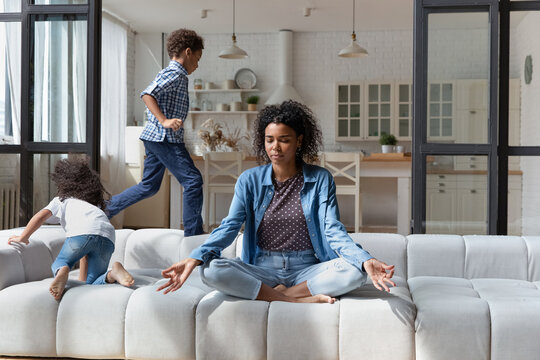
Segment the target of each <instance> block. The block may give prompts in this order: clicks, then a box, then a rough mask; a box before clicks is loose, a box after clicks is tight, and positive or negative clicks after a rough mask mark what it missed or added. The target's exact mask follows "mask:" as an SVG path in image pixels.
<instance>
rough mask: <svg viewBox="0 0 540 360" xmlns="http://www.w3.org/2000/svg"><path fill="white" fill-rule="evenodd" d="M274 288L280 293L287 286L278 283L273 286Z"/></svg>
mask: <svg viewBox="0 0 540 360" xmlns="http://www.w3.org/2000/svg"><path fill="white" fill-rule="evenodd" d="M274 290H276V291H279V292H280V293H283V292H285V291H286V290H287V287H286V286H285V285H283V284H279V285H276V286H274Z"/></svg>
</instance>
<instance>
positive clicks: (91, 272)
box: [51, 235, 114, 285]
mask: <svg viewBox="0 0 540 360" xmlns="http://www.w3.org/2000/svg"><path fill="white" fill-rule="evenodd" d="M113 251H114V244H113V242H112V241H111V240H109V239H107V238H106V237H104V236H100V235H78V236H72V237H68V238H67V239H66V241H65V242H64V245H63V246H62V249H61V250H60V253H59V254H58V256H57V257H56V260H54V262H53V264H52V265H51V269H52V272H53V276H56V273H57V271H58V270H59V269H60V268H61V267H64V266H68V267H69V269H70V270H71V269H72V268H73V265H75V263H76V262H77V261H79V260H80V259H81V258H82V257H83V256H85V255H88V276H87V278H86V283H87V284H93V285H102V284H106V281H105V277H106V276H107V268H108V266H109V260H111V255H112V253H113Z"/></svg>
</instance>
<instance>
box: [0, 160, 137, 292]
mask: <svg viewBox="0 0 540 360" xmlns="http://www.w3.org/2000/svg"><path fill="white" fill-rule="evenodd" d="M51 178H52V180H53V181H54V182H55V183H56V186H57V187H58V196H57V197H55V198H54V199H53V200H52V201H51V202H50V203H49V205H47V206H46V207H45V208H44V209H42V210H40V211H39V212H38V213H37V214H35V215H34V216H33V217H32V219H30V221H29V222H28V225H26V228H25V229H24V231H23V232H22V234H21V235H18V236H16V235H14V236H11V237H10V238H9V240H8V244H11V243H14V242H19V243H24V244H28V239H29V238H30V235H32V234H33V233H34V232H35V231H36V230H37V229H39V227H40V226H41V225H43V223H44V222H45V221H46V220H47V219H48V218H50V217H51V216H54V217H56V218H58V219H59V220H60V224H61V225H62V227H63V228H64V230H65V232H66V235H67V238H66V241H65V242H64V245H63V246H62V249H61V250H60V253H59V254H58V256H57V258H56V260H55V261H54V262H53V264H52V266H51V268H52V271H53V275H54V276H55V278H54V280H53V282H52V283H51V286H50V288H49V291H50V293H51V295H52V296H53V297H54V298H55V299H56V300H60V299H61V298H62V295H63V292H64V288H65V287H66V283H67V280H68V276H69V271H70V270H71V268H72V267H73V265H74V264H75V263H76V262H77V261H78V260H79V259H81V258H82V257H83V256H85V255H87V259H88V260H87V261H88V274H87V277H86V283H87V284H94V285H99V284H105V283H114V282H118V283H120V284H121V285H124V286H131V285H133V277H132V276H131V275H130V274H129V273H128V272H127V271H126V269H124V267H123V266H122V264H120V263H119V262H115V263H114V264H113V266H112V270H111V271H107V267H108V264H109V260H110V259H111V255H112V253H113V251H114V240H115V232H114V227H113V226H112V225H111V223H110V222H109V220H108V218H107V215H105V213H104V212H103V209H105V207H106V205H105V200H104V194H107V195H108V193H107V191H106V190H105V188H104V187H103V185H102V184H101V181H100V179H99V175H98V174H97V173H96V172H94V171H92V170H91V169H90V168H89V167H88V163H87V161H86V160H84V159H81V158H68V159H62V160H60V161H58V162H57V163H56V166H55V168H54V173H53V174H52V175H51ZM81 271H84V270H83V269H81Z"/></svg>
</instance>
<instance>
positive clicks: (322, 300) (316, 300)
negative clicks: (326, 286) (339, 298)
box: [296, 294, 336, 304]
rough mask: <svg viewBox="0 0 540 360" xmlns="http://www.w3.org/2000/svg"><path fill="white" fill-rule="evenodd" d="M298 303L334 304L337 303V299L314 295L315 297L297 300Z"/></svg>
mask: <svg viewBox="0 0 540 360" xmlns="http://www.w3.org/2000/svg"><path fill="white" fill-rule="evenodd" d="M296 301H297V302H301V303H322V304H326V303H328V304H333V303H335V302H336V298H333V297H330V296H328V295H322V294H318V295H313V296H306V297H303V298H298V299H296Z"/></svg>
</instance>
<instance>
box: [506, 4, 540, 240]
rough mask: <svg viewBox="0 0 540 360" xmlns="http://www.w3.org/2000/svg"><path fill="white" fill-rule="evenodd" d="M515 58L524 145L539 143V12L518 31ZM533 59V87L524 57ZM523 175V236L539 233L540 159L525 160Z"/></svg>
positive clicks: (533, 13) (522, 168) (532, 15)
mask: <svg viewBox="0 0 540 360" xmlns="http://www.w3.org/2000/svg"><path fill="white" fill-rule="evenodd" d="M515 33H516V37H515V39H516V40H515V43H516V45H515V47H513V49H514V53H515V56H512V58H511V61H512V63H513V65H514V67H515V68H517V69H519V77H520V80H521V81H520V82H521V145H535V146H538V145H539V143H540V141H539V140H540V136H539V135H538V134H540V101H539V99H540V71H539V70H538V69H539V68H540V66H539V64H540V40H539V38H538V34H540V12H539V11H537V12H530V13H529V14H528V15H527V16H525V18H524V19H523V20H522V21H521V23H520V24H519V26H518V27H517V29H516V30H515ZM527 55H531V56H532V58H533V76H532V81H531V83H530V84H525V79H524V76H523V65H524V63H525V57H526V56H527ZM520 165H521V170H522V171H523V183H522V185H523V193H522V209H523V210H522V211H523V213H522V218H523V223H522V225H523V234H524V235H538V234H539V233H540V222H539V221H538V219H539V218H540V159H539V158H538V157H525V156H524V157H522V158H521V164H520Z"/></svg>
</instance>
